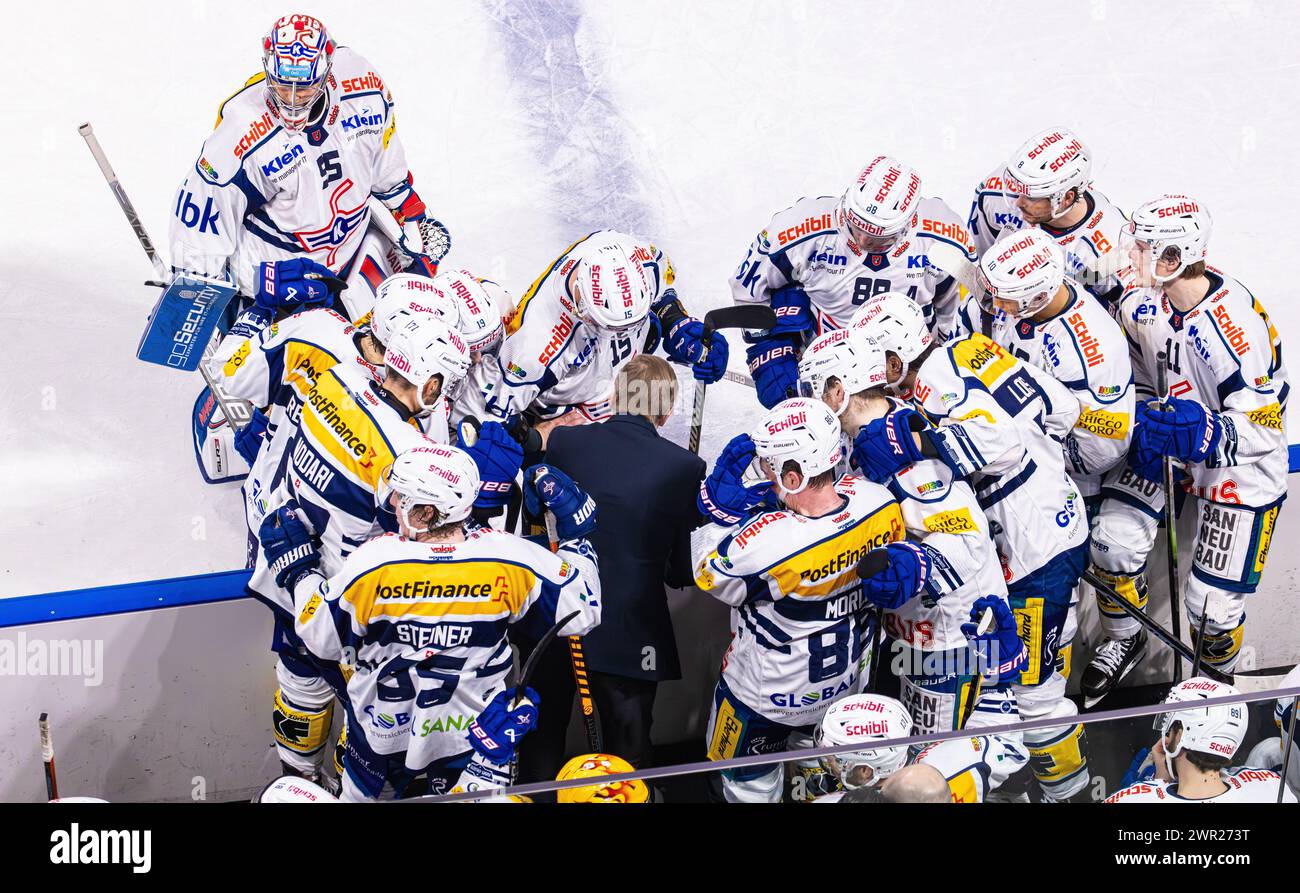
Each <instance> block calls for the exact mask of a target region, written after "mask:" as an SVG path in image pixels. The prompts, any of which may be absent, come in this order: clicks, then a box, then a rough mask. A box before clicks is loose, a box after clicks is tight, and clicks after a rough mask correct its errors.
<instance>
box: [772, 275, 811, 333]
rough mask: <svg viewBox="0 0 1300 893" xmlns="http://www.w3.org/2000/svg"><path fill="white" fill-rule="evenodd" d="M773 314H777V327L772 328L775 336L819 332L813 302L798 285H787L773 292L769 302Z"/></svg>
mask: <svg viewBox="0 0 1300 893" xmlns="http://www.w3.org/2000/svg"><path fill="white" fill-rule="evenodd" d="M769 303H770V305H771V307H772V312H773V313H775V314H776V325H775V326H773V327H772V332H771V334H773V335H791V334H793V335H800V336H801V337H802V335H803V334H804V333H805V332H806V333H808V334H809V335H812V334H815V333H816V331H817V320H816V318H815V317H814V316H813V312H812V301H810V300H809V299H808V294H807V293H806V292H805V291H804V290H803V289H802V288H800V287H799V286H797V285H787V286H786V287H785V288H779V289H777V290H776V291H774V292H772V297H771V300H770V301H769Z"/></svg>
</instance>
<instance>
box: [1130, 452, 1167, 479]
mask: <svg viewBox="0 0 1300 893" xmlns="http://www.w3.org/2000/svg"><path fill="white" fill-rule="evenodd" d="M1128 465H1129V468H1132V469H1133V472H1134V473H1135V474H1136V475H1137V476H1138V477H1140V478H1142V480H1144V481H1150V482H1151V483H1153V484H1159V483H1163V482H1164V479H1165V457H1164V456H1163V455H1161V454H1160V453H1153V452H1151V451H1150V450H1144V449H1142V448H1141V447H1139V446H1138V445H1137V444H1136V443H1135V444H1133V446H1132V447H1131V448H1130V449H1129V451H1128Z"/></svg>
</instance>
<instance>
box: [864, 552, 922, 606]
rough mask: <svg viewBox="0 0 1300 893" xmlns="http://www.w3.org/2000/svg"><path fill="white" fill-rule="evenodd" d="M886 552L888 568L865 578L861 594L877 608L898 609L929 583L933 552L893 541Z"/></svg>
mask: <svg viewBox="0 0 1300 893" xmlns="http://www.w3.org/2000/svg"><path fill="white" fill-rule="evenodd" d="M873 551H883V552H884V553H885V555H886V558H887V559H888V563H887V564H886V565H885V569H884V570H882V571H880V572H879V573H877V574H875V575H874V576H871V577H867V578H866V579H865V580H863V581H862V594H863V595H865V596H866V597H867V600H868V601H869V602H871V603H872V604H873V605H875V606H876V607H878V608H884V609H885V610H887V611H896V610H898V609H899V608H901V607H902V606H903V605H905V604H907V603H908V602H909V601H911V600H912V599H913V598H915V597H916V596H918V595H920V593H921V590H922V589H923V588H925V584H926V583H928V582H930V570H931V568H932V566H933V565H932V563H931V560H930V553H929V552H928V551H927V550H926V548H925V547H924V546H920V545H917V544H916V543H908V542H901V543H890V544H889V545H887V546H885V548H884V549H883V550H873Z"/></svg>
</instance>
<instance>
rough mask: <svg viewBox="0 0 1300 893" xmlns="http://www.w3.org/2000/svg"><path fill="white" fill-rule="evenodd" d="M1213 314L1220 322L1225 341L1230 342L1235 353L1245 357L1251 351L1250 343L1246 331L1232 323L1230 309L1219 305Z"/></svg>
mask: <svg viewBox="0 0 1300 893" xmlns="http://www.w3.org/2000/svg"><path fill="white" fill-rule="evenodd" d="M1212 312H1213V315H1214V318H1215V319H1216V320H1218V322H1219V330H1220V331H1221V332H1223V338H1224V340H1225V341H1227V342H1228V345H1229V346H1230V347H1231V348H1232V350H1233V353H1235V354H1236V355H1237V356H1239V357H1240V356H1243V355H1244V354H1245V353H1246V351H1248V350H1250V342H1249V341H1247V340H1246V330H1245V329H1243V328H1242V327H1241V326H1239V325H1237V324H1236V323H1234V322H1233V321H1232V317H1230V316H1229V315H1228V308H1227V307H1225V306H1223V305H1222V304H1219V305H1217V306H1216V307H1215V308H1214V310H1213V311H1212Z"/></svg>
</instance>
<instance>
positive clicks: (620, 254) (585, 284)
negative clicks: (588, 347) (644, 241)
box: [574, 233, 654, 332]
mask: <svg viewBox="0 0 1300 893" xmlns="http://www.w3.org/2000/svg"><path fill="white" fill-rule="evenodd" d="M636 255H637V246H636V245H635V244H634V243H633V242H632V241H631V239H629V238H627V237H621V236H619V235H618V234H616V233H598V234H597V235H595V236H593V237H592V241H590V242H588V243H587V244H585V245H583V253H582V257H581V259H580V260H579V261H578V266H577V269H576V270H575V271H574V291H575V292H576V293H577V294H576V295H575V297H576V298H577V304H578V314H579V315H580V316H581V317H582V318H583V320H584V321H585V322H587V323H588V324H589V325H592V326H595V327H596V328H598V329H604V330H606V331H613V332H617V331H620V330H622V329H627V328H631V327H632V326H635V325H637V324H638V323H640V322H641V321H642V320H643V319H645V318H646V316H647V315H648V314H649V313H650V304H651V302H652V301H653V300H654V295H653V294H651V285H650V278H649V277H648V276H647V275H646V271H645V267H643V266H642V265H641V261H640V260H638V259H637V256H636Z"/></svg>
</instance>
